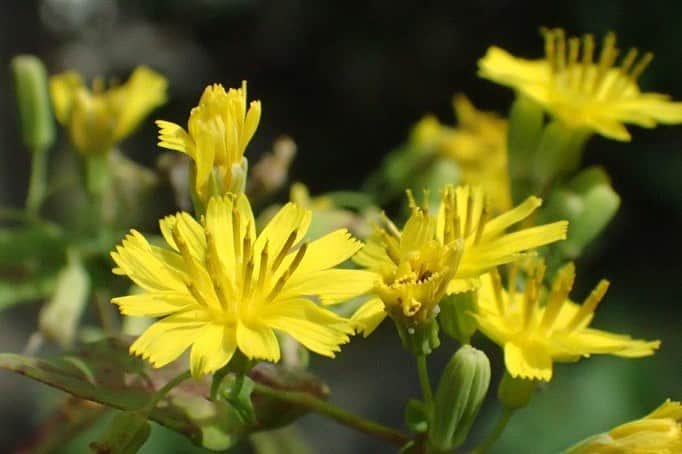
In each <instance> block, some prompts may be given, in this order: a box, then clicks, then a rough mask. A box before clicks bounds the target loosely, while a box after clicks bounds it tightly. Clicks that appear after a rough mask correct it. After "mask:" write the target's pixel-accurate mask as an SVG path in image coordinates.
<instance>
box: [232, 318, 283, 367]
mask: <svg viewBox="0 0 682 454" xmlns="http://www.w3.org/2000/svg"><path fill="white" fill-rule="evenodd" d="M237 346H238V347H239V350H241V351H242V353H244V355H246V357H247V358H249V359H264V360H267V361H272V362H277V361H279V355H280V353H279V343H278V342H277V337H276V336H275V333H274V332H273V331H272V329H271V328H269V327H267V326H264V325H260V326H259V325H253V326H248V325H246V324H244V323H243V322H241V321H239V323H237Z"/></svg>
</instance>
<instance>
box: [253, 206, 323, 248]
mask: <svg viewBox="0 0 682 454" xmlns="http://www.w3.org/2000/svg"><path fill="white" fill-rule="evenodd" d="M311 216H312V213H311V211H310V210H307V209H305V208H303V207H302V206H300V205H296V204H295V203H291V202H289V203H287V204H286V205H284V206H283V207H282V208H281V209H280V210H279V211H278V212H277V214H276V215H275V216H274V217H273V218H272V219H270V221H269V222H268V224H267V225H266V226H265V228H264V229H263V231H262V232H261V233H260V235H258V239H257V240H256V246H255V255H256V256H258V255H260V252H261V251H262V250H263V247H264V246H265V244H266V243H267V245H268V255H269V257H271V259H273V260H274V258H275V257H277V255H278V254H279V253H280V251H281V250H282V247H283V246H285V244H286V243H287V240H288V238H289V236H291V235H292V234H294V241H293V242H292V243H291V246H293V245H295V244H297V243H298V242H299V241H301V239H303V237H304V236H305V234H306V232H307V231H308V227H309V226H310V220H311ZM294 232H295V233H294Z"/></svg>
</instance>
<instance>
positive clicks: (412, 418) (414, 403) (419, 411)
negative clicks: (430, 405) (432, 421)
mask: <svg viewBox="0 0 682 454" xmlns="http://www.w3.org/2000/svg"><path fill="white" fill-rule="evenodd" d="M405 425H406V426H407V428H408V429H410V430H411V431H412V432H415V433H424V432H426V431H427V430H428V429H429V415H428V411H427V409H426V404H424V402H423V401H421V400H419V399H410V400H409V401H408V402H407V405H406V406H405Z"/></svg>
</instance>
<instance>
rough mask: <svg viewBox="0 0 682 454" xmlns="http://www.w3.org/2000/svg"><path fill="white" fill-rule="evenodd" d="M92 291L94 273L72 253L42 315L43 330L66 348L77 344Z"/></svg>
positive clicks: (41, 329) (40, 323)
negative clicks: (91, 281)
mask: <svg viewBox="0 0 682 454" xmlns="http://www.w3.org/2000/svg"><path fill="white" fill-rule="evenodd" d="M89 295H90V276H89V275H88V272H87V271H86V269H85V268H84V267H83V264H82V263H81V261H80V258H79V257H78V256H77V255H76V254H75V253H71V254H69V258H68V263H67V265H66V267H64V268H63V269H62V270H61V271H60V273H59V275H58V277H57V285H56V288H55V291H54V295H53V296H52V299H50V301H49V302H48V303H47V304H46V305H45V306H43V308H42V309H41V311H40V315H39V317H38V326H39V327H40V331H41V333H43V335H44V336H45V337H46V338H48V339H52V340H55V341H56V342H57V343H59V345H60V346H62V347H63V348H68V347H71V346H72V345H73V341H74V339H75V337H76V331H77V329H78V323H79V322H80V319H81V315H82V314H83V310H84V309H85V305H86V303H87V300H88V296H89Z"/></svg>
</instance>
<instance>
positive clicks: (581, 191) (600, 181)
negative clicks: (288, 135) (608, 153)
mask: <svg viewBox="0 0 682 454" xmlns="http://www.w3.org/2000/svg"><path fill="white" fill-rule="evenodd" d="M619 206H620V197H619V196H618V194H617V193H616V192H615V191H614V190H613V188H612V187H611V183H610V182H609V177H608V175H606V173H605V172H604V171H603V170H602V169H600V168H598V167H590V168H588V169H586V170H583V171H582V172H580V174H578V176H577V177H575V178H574V179H573V180H571V182H570V183H569V184H568V185H567V186H566V187H565V188H562V189H558V190H556V191H554V192H553V194H552V195H551V196H550V198H549V201H548V203H547V208H546V210H545V211H546V214H545V217H546V218H547V219H550V218H551V219H567V220H568V222H569V223H570V226H571V234H570V235H569V236H568V239H567V240H566V241H563V242H562V243H560V244H559V245H558V247H559V249H560V250H561V251H562V253H563V255H564V256H565V257H566V258H569V259H574V258H576V257H578V256H579V255H580V253H581V252H582V250H583V249H584V248H585V246H587V245H588V244H589V243H590V242H591V241H592V240H594V239H595V238H596V237H597V236H598V235H599V234H600V233H601V232H602V231H603V230H604V228H605V227H606V226H607V224H608V223H609V221H610V220H611V219H612V218H613V216H615V214H616V211H618V207H619Z"/></svg>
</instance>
